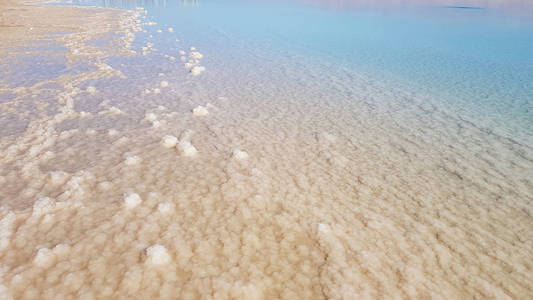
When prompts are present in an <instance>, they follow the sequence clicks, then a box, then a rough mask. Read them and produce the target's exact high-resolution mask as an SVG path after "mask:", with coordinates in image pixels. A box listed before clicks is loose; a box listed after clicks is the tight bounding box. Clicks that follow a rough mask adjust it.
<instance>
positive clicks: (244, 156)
mask: <svg viewBox="0 0 533 300" xmlns="http://www.w3.org/2000/svg"><path fill="white" fill-rule="evenodd" d="M248 156H249V155H248V153H247V152H246V151H242V150H240V149H235V150H233V157H234V158H236V159H239V160H243V159H247V158H248Z"/></svg>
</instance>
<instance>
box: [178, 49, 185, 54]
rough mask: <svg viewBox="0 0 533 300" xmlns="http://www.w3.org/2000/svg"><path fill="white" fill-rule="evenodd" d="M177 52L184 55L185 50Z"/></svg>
mask: <svg viewBox="0 0 533 300" xmlns="http://www.w3.org/2000/svg"><path fill="white" fill-rule="evenodd" d="M178 54H179V55H185V54H186V53H185V51H183V50H180V51H178Z"/></svg>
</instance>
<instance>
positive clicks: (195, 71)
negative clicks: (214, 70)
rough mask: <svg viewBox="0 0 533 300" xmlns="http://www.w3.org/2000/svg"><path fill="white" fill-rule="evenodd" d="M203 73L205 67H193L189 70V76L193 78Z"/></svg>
mask: <svg viewBox="0 0 533 300" xmlns="http://www.w3.org/2000/svg"><path fill="white" fill-rule="evenodd" d="M203 71H205V67H203V66H195V67H193V68H192V69H191V74H192V75H194V76H198V75H200V73H202V72H203Z"/></svg>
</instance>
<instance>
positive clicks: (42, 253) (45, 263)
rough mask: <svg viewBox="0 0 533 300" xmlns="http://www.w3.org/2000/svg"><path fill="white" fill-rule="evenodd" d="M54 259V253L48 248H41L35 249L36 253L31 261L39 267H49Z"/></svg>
mask: <svg viewBox="0 0 533 300" xmlns="http://www.w3.org/2000/svg"><path fill="white" fill-rule="evenodd" d="M55 260H56V256H55V254H54V253H53V252H52V250H50V249H48V248H41V249H39V251H37V255H35V258H34V259H33V263H34V264H35V265H36V266H38V267H41V268H49V267H51V266H52V265H53V264H54V263H55Z"/></svg>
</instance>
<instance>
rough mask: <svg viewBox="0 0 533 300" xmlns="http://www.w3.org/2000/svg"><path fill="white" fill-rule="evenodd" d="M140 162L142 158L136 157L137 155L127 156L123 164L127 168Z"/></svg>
mask: <svg viewBox="0 0 533 300" xmlns="http://www.w3.org/2000/svg"><path fill="white" fill-rule="evenodd" d="M141 161H142V158H140V157H138V156H137V155H133V156H128V157H126V160H125V163H126V165H128V166H131V165H136V164H138V163H140V162H141Z"/></svg>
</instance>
